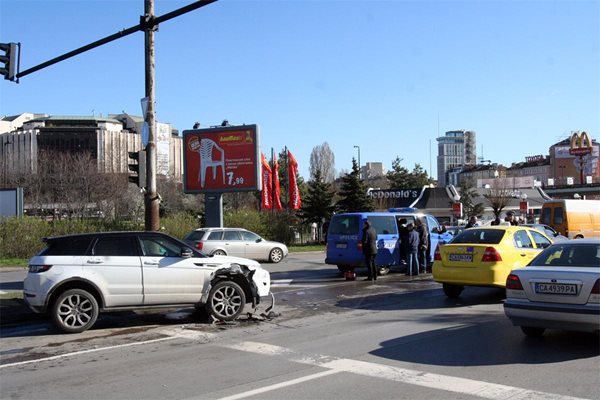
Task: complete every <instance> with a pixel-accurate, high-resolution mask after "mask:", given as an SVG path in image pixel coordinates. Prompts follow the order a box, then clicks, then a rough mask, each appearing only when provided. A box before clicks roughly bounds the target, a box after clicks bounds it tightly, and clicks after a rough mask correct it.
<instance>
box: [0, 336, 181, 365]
mask: <svg viewBox="0 0 600 400" xmlns="http://www.w3.org/2000/svg"><path fill="white" fill-rule="evenodd" d="M172 339H177V336H169V337H163V338H160V339H152V340H146V341H143V342H135V343H126V344H118V345H116V346H107V347H98V348H96V349H89V350H81V351H74V352H72V353H65V354H59V355H56V356H52V357H44V358H37V359H35V360H28V361H21V362H16V363H11V364H4V365H0V369H2V368H8V367H18V366H21V365H26V364H34V363H40V362H43V361H52V360H59V359H61V358H67V357H74V356H79V355H82V354H88V353H96V352H99V351H105V350H113V349H120V348H123V347H131V346H139V345H143V344H150V343H157V342H162V341H165V340H172Z"/></svg>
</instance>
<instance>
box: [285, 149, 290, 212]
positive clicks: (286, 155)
mask: <svg viewBox="0 0 600 400" xmlns="http://www.w3.org/2000/svg"><path fill="white" fill-rule="evenodd" d="M284 152H285V165H286V167H287V168H286V169H285V170H286V172H287V174H286V175H287V176H286V177H285V182H286V186H285V188H286V193H287V199H286V200H287V201H286V202H285V204H286V208H287V209H288V210H289V208H290V156H289V154H288V148H287V146H285V147H284Z"/></svg>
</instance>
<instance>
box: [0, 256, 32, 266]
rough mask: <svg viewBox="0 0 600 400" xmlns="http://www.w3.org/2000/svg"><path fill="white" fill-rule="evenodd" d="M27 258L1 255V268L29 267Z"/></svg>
mask: <svg viewBox="0 0 600 400" xmlns="http://www.w3.org/2000/svg"><path fill="white" fill-rule="evenodd" d="M28 261H29V259H27V258H1V257H0V268H5V267H23V268H25V267H27V262H28Z"/></svg>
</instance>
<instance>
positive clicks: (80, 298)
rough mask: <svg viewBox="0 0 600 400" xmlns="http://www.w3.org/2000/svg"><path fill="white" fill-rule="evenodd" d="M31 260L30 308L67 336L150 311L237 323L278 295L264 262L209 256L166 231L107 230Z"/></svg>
mask: <svg viewBox="0 0 600 400" xmlns="http://www.w3.org/2000/svg"><path fill="white" fill-rule="evenodd" d="M44 241H45V242H46V248H45V249H44V250H42V251H41V252H40V253H39V254H38V255H36V256H34V257H33V258H31V260H30V261H29V267H28V269H29V270H28V273H27V276H26V278H25V281H24V284H23V298H24V300H25V303H26V304H27V305H28V306H29V307H30V308H31V309H32V310H33V311H35V312H38V313H49V314H50V316H51V318H52V320H53V322H54V323H55V324H56V326H57V327H58V328H60V329H61V330H63V331H65V332H70V333H74V332H83V331H85V330H87V329H89V328H91V327H92V326H93V325H94V323H95V321H96V318H97V317H98V313H99V312H104V311H117V310H123V309H135V308H141V307H144V308H149V307H174V306H177V307H180V306H194V307H197V308H205V309H206V310H207V311H208V313H209V314H210V315H212V316H213V317H214V318H216V319H218V320H223V321H231V320H235V319H236V318H237V317H238V316H239V315H240V314H241V313H242V311H243V310H244V307H245V306H246V304H247V303H250V304H252V305H258V304H259V303H260V300H261V297H264V296H267V295H268V294H269V293H270V275H269V272H268V271H266V270H265V269H263V268H262V267H261V266H260V264H258V263H257V262H256V261H253V260H249V259H244V258H235V257H226V256H216V257H206V256H204V255H203V254H201V253H199V252H197V251H195V250H193V249H191V248H190V247H189V246H188V245H187V244H186V243H184V242H182V241H180V240H178V239H175V238H173V237H171V236H169V235H166V234H164V233H160V232H105V233H90V234H80V235H68V236H58V237H50V238H44Z"/></svg>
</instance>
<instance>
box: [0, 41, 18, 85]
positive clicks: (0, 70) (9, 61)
mask: <svg viewBox="0 0 600 400" xmlns="http://www.w3.org/2000/svg"><path fill="white" fill-rule="evenodd" d="M0 50H2V52H3V54H2V53H0V74H2V76H4V79H7V80H9V81H14V80H15V65H16V63H17V44H16V43H0Z"/></svg>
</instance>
